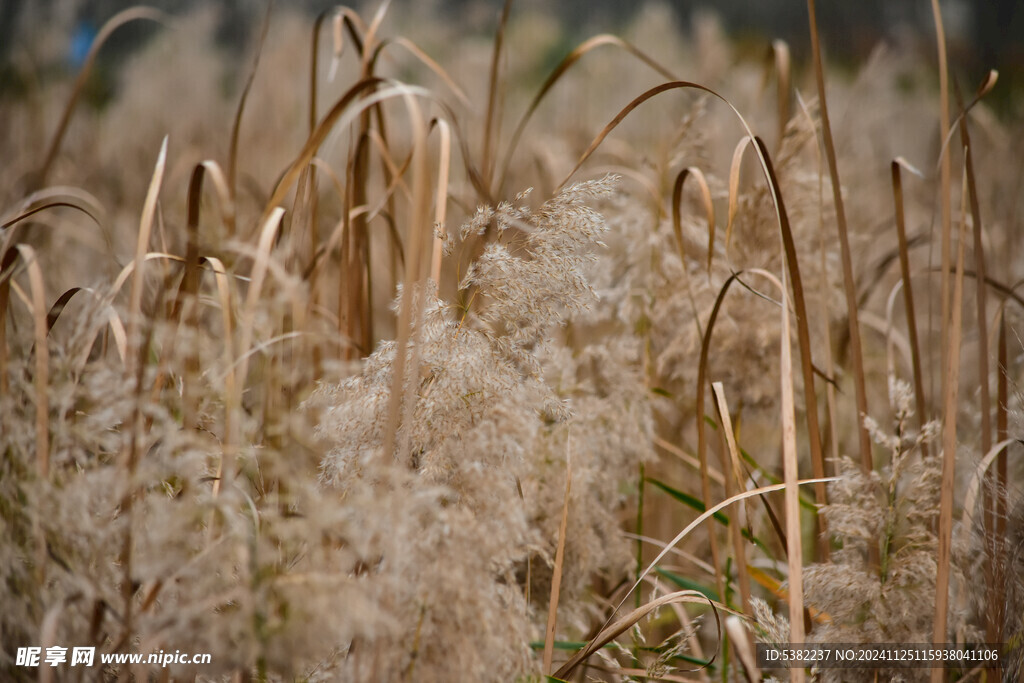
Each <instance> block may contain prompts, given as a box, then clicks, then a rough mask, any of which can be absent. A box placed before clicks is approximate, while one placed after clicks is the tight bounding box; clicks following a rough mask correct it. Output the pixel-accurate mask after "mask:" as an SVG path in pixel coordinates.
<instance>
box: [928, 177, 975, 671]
mask: <svg viewBox="0 0 1024 683" xmlns="http://www.w3.org/2000/svg"><path fill="white" fill-rule="evenodd" d="M966 204H967V179H966V172H965V174H964V182H963V191H962V196H961V206H964V205H966ZM966 232H967V225H966V220H965V221H963V224H962V225H961V226H960V232H959V236H958V241H957V243H958V247H957V257H956V278H955V281H954V287H953V309H952V311H951V313H952V318H951V319H950V325H949V353H948V357H947V365H946V373H945V374H946V382H945V389H946V393H945V396H944V401H943V425H942V485H941V489H940V494H939V529H938V537H939V544H938V552H937V555H936V575H935V621H934V625H933V630H932V642H933V643H934V644H935V645H936V646H938V645H939V644H940V643H944V642H946V640H947V638H946V626H947V623H948V616H949V614H948V613H949V583H950V574H951V564H952V533H953V493H954V491H953V489H954V486H955V483H956V482H955V478H956V445H957V439H956V418H957V398H958V394H959V388H960V342H961V331H962V323H963V309H962V304H963V287H964V250H965V245H966V242H967V238H966ZM944 678H945V671H944V670H943V669H932V682H933V683H940V681H942V680H943V679H944Z"/></svg>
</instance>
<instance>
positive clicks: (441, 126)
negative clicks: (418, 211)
mask: <svg viewBox="0 0 1024 683" xmlns="http://www.w3.org/2000/svg"><path fill="white" fill-rule="evenodd" d="M434 126H436V127H437V132H438V135H440V137H441V140H440V148H439V149H440V153H439V156H438V161H437V192H436V194H435V196H434V226H435V228H436V229H437V235H436V236H435V239H434V244H433V249H432V251H431V254H430V279H431V280H433V281H434V284H435V285H437V287H438V288H440V286H441V258H442V256H443V255H444V254H443V251H444V240H445V235H446V228H445V221H446V220H447V218H448V178H449V175H450V173H451V165H452V164H451V159H452V132H451V126H449V125H448V122H447V121H445V120H444V119H434V120H433V121H432V122H431V127H434Z"/></svg>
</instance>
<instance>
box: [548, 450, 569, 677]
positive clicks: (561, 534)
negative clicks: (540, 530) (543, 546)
mask: <svg viewBox="0 0 1024 683" xmlns="http://www.w3.org/2000/svg"><path fill="white" fill-rule="evenodd" d="M571 492H572V435H571V434H570V435H569V437H568V438H567V440H566V445H565V498H564V500H563V501H562V519H561V520H560V521H559V523H558V544H557V546H556V547H555V565H554V567H553V568H552V570H551V572H552V573H551V596H550V599H549V600H548V625H547V628H546V629H545V631H544V660H543V662H544V663H543V665H542V667H543V668H542V670H543V671H551V659H552V656H553V655H554V645H555V629H556V627H557V626H558V595H559V592H560V591H561V588H562V567H563V566H564V563H565V534H566V528H567V526H568V523H569V496H570V494H571Z"/></svg>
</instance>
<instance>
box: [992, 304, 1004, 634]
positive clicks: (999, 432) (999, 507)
mask: <svg viewBox="0 0 1024 683" xmlns="http://www.w3.org/2000/svg"><path fill="white" fill-rule="evenodd" d="M998 336H999V342H998V346H999V350H998V355H999V362H998V372H997V375H996V441H1000V442H1001V441H1005V440H1006V439H1007V437H1008V436H1009V421H1008V419H1009V412H1008V409H1007V403H1008V401H1009V378H1008V376H1007V373H1008V365H1007V363H1008V362H1009V357H1008V352H1007V345H1006V309H1005V308H1004V309H1003V310H1002V311H1001V313H1000V316H999V333H998ZM1007 460H1008V458H1007V453H1006V451H1005V450H1004V451H1000V452H999V459H998V460H997V461H996V482H995V489H996V500H995V518H996V523H995V539H996V546H995V552H996V555H995V558H996V574H995V577H994V579H993V580H994V581H995V583H996V585H1000V586H1002V585H1005V581H1006V569H1007V566H1006V538H1007V536H1006V532H1007V528H1006V515H1007V511H1008V505H1007V500H1006V486H1007V483H1008V481H1007V465H1008V462H1007ZM996 613H997V615H998V618H997V619H996V620H995V621H996V627H997V630H996V631H995V632H994V633H992V634H987V635H988V636H989V637H990V638H993V639H992V640H990V641H989V642H992V643H1001V642H1003V636H1004V633H1003V628H1004V620H1005V619H1006V605H1005V604H1004V603H1001V604H999V605H998V607H997V610H996Z"/></svg>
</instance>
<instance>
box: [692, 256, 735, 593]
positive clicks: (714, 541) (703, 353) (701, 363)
mask: <svg viewBox="0 0 1024 683" xmlns="http://www.w3.org/2000/svg"><path fill="white" fill-rule="evenodd" d="M741 272H742V271H741ZM739 275H740V273H734V274H733V275H731V276H730V277H729V279H728V280H726V281H725V283H724V284H723V285H722V288H721V289H720V290H719V291H718V296H717V297H716V299H715V304H714V306H713V307H712V308H711V315H710V316H709V317H708V325H707V328H706V329H705V331H704V337H703V339H702V340H701V346H700V359H699V360H698V362H697V395H696V407H695V414H696V419H697V461H698V463H699V464H700V489H701V498H702V500H703V502H704V507H705V509H707V508H710V507H711V479H710V475H709V472H708V468H709V465H708V445H707V425H706V424H705V422H704V411H705V408H704V400H705V399H704V383H705V382H706V377H707V367H708V353H709V351H710V348H711V333H712V332H713V331H714V329H715V322H716V321H717V319H718V313H719V311H720V310H721V308H722V303H723V302H724V301H725V295H726V294H727V293H728V291H729V286H730V285H731V284H732V283H733V282H734V281H736V280H737V279H738V277H739ZM719 428H721V426H720V427H719ZM722 477H723V484H724V483H725V481H726V480H728V474H727V472H725V471H724V470H723V471H722ZM708 541H709V543H710V545H711V565H712V566H713V567H714V568H715V584H716V588H717V589H718V595H719V596H721V597H724V596H725V579H724V577H723V573H722V562H721V558H720V555H719V550H718V537H717V536H716V535H715V533H714V530H709V531H708Z"/></svg>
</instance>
